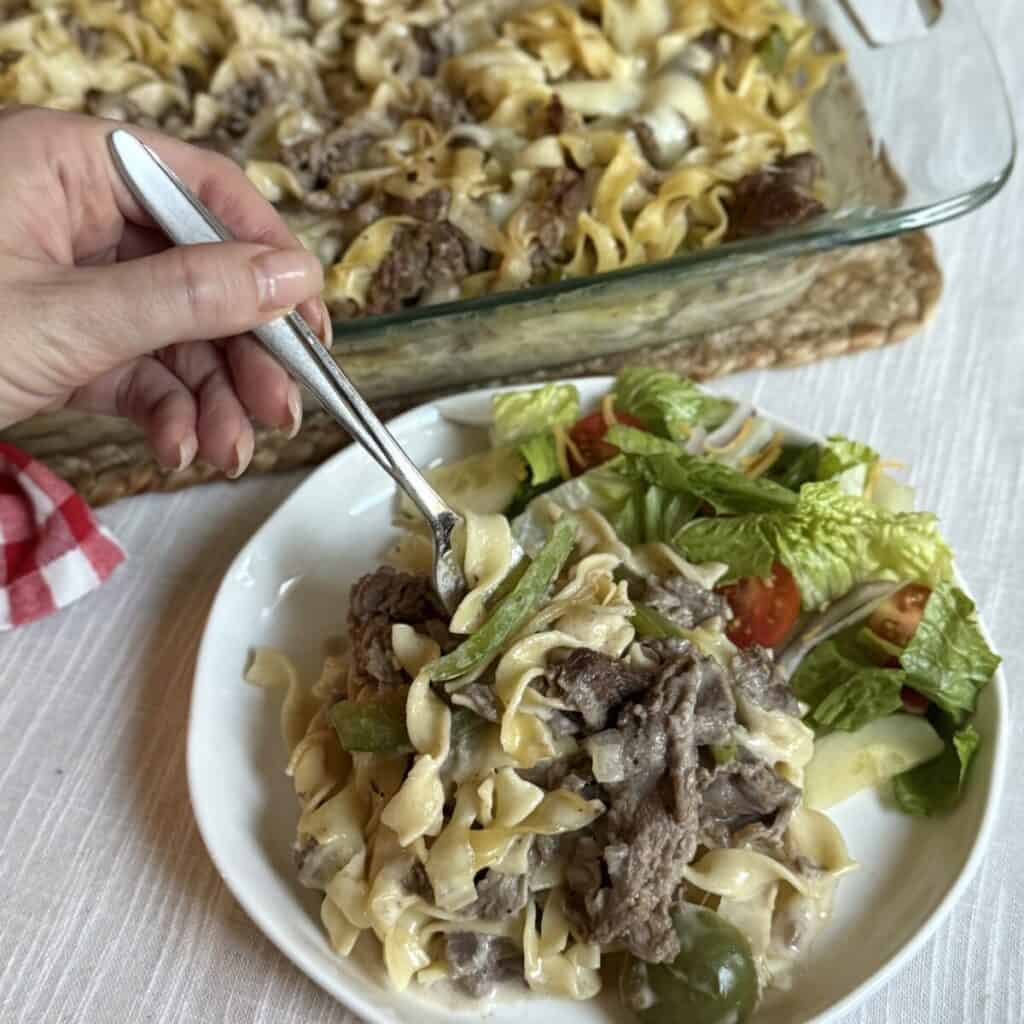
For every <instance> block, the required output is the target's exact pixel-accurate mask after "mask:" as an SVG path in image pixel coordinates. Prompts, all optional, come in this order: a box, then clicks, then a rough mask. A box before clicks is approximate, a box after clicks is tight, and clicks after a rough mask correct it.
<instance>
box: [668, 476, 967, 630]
mask: <svg viewBox="0 0 1024 1024" xmlns="http://www.w3.org/2000/svg"><path fill="white" fill-rule="evenodd" d="M675 545H676V547H677V548H678V549H679V550H680V551H681V552H682V553H683V554H684V555H685V556H686V557H687V558H689V559H690V560H691V561H694V562H706V561H716V562H725V563H726V564H728V566H729V575H728V577H727V579H730V580H733V579H737V578H739V577H740V576H745V575H752V573H751V571H750V570H751V567H752V566H759V567H760V568H761V569H762V572H760V573H758V575H767V574H768V571H770V568H771V561H772V560H773V556H774V557H777V558H778V560H779V561H781V562H782V564H783V565H785V566H786V568H787V569H789V571H790V572H791V573H792V574H793V577H794V578H795V579H796V582H797V586H798V587H799V588H800V594H801V598H802V603H803V607H804V608H805V609H808V610H813V609H818V608H821V607H822V606H824V605H825V604H827V603H828V602H830V601H833V600H835V599H836V598H837V597H840V596H842V595H843V594H845V593H847V592H848V591H849V590H850V589H852V588H853V587H854V586H856V584H858V583H863V582H865V581H866V580H871V579H892V580H912V581H914V582H919V583H926V584H928V585H929V586H935V585H936V584H937V583H939V582H941V581H943V580H946V579H948V578H949V576H950V572H951V568H952V554H951V552H950V550H949V547H948V546H947V545H946V542H945V541H944V540H943V539H942V537H941V536H940V535H939V532H938V529H937V527H936V521H935V517H934V516H932V515H930V514H928V513H924V512H904V513H893V512H887V511H886V510H885V509H882V508H879V507H878V506H877V505H872V504H871V503H870V502H867V501H865V500H864V499H862V498H857V497H854V496H853V495H848V494H843V493H842V491H841V490H840V489H839V487H838V485H837V484H836V483H835V482H834V481H829V482H826V483H814V484H805V485H804V486H803V487H802V488H801V489H800V496H799V500H798V502H797V504H796V507H795V508H794V509H793V511H792V512H763V513H758V514H754V515H748V516H744V517H742V519H741V520H739V521H737V520H736V519H730V518H715V519H702V520H698V521H697V522H695V523H693V524H691V525H690V526H688V527H686V528H684V529H683V530H682V531H681V532H680V533H679V534H678V535H677V537H676V539H675Z"/></svg>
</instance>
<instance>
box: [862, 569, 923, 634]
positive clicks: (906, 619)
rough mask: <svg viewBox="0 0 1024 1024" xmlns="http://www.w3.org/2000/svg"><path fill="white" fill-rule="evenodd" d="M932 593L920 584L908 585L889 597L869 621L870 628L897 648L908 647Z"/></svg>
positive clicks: (872, 614)
mask: <svg viewBox="0 0 1024 1024" xmlns="http://www.w3.org/2000/svg"><path fill="white" fill-rule="evenodd" d="M931 594H932V592H931V591H930V590H929V589H928V588H927V587H925V586H922V585H921V584H920V583H908V584H907V585H906V586H905V587H901V588H900V589H899V590H897V591H896V593H895V594H893V595H892V596H891V597H887V598H886V599H885V600H884V601H883V602H882V603H881V604H880V605H879V606H878V607H877V608H876V609H875V610H874V611H873V612H872V613H871V618H870V619H868V628H869V629H871V630H872V631H874V632H875V633H876V634H877V635H878V636H880V637H881V638H882V639H883V640H887V641H888V642H889V643H891V644H896V646H897V647H906V646H907V644H908V643H910V639H911V637H912V636H913V635H914V633H916V632H917V625H918V623H919V622H920V621H921V616H922V615H923V614H924V606H925V605H926V604H927V603H928V598H929V597H931Z"/></svg>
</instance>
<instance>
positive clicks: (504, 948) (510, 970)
mask: <svg viewBox="0 0 1024 1024" xmlns="http://www.w3.org/2000/svg"><path fill="white" fill-rule="evenodd" d="M446 943H447V945H446V951H445V959H446V960H447V961H448V972H449V976H450V978H451V980H452V983H453V984H454V985H455V987H456V988H458V989H460V990H461V991H463V992H465V993H466V995H469V996H473V997H474V998H476V999H483V998H484V997H486V996H489V995H491V994H492V993H493V992H494V989H495V988H496V987H497V985H498V982H500V981H504V980H506V979H509V978H517V977H522V973H523V954H522V951H521V950H520V949H519V948H518V947H517V946H516V945H515V944H514V943H513V942H510V941H509V940H508V939H500V938H497V937H495V936H493V935H483V934H481V933H479V932H449V933H448V937H447V940H446Z"/></svg>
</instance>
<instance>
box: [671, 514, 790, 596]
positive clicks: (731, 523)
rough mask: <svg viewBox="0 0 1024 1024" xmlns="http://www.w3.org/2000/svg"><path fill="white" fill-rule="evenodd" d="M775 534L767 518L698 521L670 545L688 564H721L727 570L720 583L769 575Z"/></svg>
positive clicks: (769, 517) (761, 516)
mask: <svg viewBox="0 0 1024 1024" xmlns="http://www.w3.org/2000/svg"><path fill="white" fill-rule="evenodd" d="M774 538H775V533H774V529H773V527H772V524H771V516H770V515H750V516H723V517H722V518H714V519H697V520H695V521H694V522H692V523H690V524H689V525H688V526H686V527H684V528H683V529H682V530H680V531H679V533H677V534H676V536H675V537H674V538H673V542H672V543H673V545H674V546H675V547H676V548H677V549H678V550H679V551H680V552H681V553H682V554H683V555H684V556H685V557H686V558H687V559H688V560H689V561H691V562H696V563H697V564H698V565H700V564H703V563H704V562H723V563H725V564H726V565H727V566H728V567H729V569H728V572H726V574H725V575H724V576H723V577H722V582H723V583H732V582H734V581H735V580H738V579H741V578H742V577H744V576H760V577H761V578H763V579H767V577H769V576H771V574H772V564H773V563H774V562H775V544H774Z"/></svg>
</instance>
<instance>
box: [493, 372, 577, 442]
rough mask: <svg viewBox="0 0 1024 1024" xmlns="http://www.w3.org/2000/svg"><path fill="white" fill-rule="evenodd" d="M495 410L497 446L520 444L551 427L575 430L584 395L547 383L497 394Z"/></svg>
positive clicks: (568, 387)
mask: <svg viewBox="0 0 1024 1024" xmlns="http://www.w3.org/2000/svg"><path fill="white" fill-rule="evenodd" d="M491 410H492V414H493V416H494V426H493V427H492V431H491V433H492V441H493V443H494V445H495V447H497V446H498V445H508V444H519V443H521V442H523V441H526V440H528V439H529V438H531V437H533V436H534V435H535V434H541V433H544V432H545V431H547V430H550V428H551V427H557V426H562V427H571V426H572V425H573V424H574V423H575V422H576V420H577V419H578V418H579V415H580V395H579V392H578V391H577V390H576V387H575V385H573V384H545V385H543V386H542V387H539V388H528V389H526V390H524V391H506V392H505V393H504V394H501V395H495V396H494V399H493V400H492V402H491Z"/></svg>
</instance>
